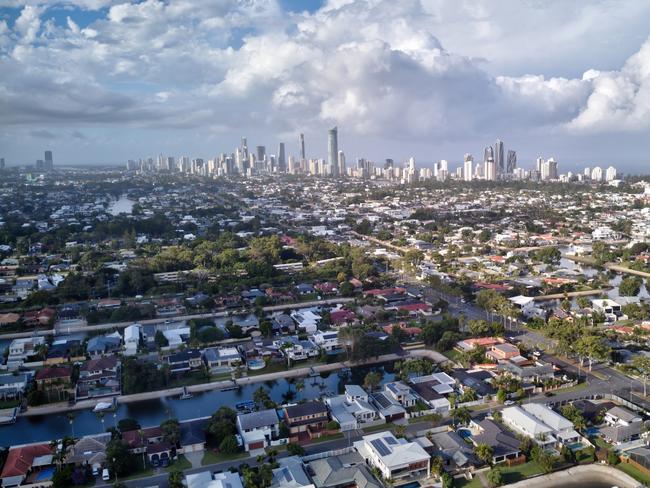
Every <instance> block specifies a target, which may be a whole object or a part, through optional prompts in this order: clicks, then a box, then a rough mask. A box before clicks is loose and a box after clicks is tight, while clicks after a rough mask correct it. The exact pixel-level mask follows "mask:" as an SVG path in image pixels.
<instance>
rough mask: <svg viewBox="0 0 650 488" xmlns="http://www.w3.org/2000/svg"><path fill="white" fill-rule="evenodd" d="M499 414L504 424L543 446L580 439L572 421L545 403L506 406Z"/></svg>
mask: <svg viewBox="0 0 650 488" xmlns="http://www.w3.org/2000/svg"><path fill="white" fill-rule="evenodd" d="M501 415H502V419H503V423H504V424H505V425H507V426H508V427H510V428H512V429H513V430H514V431H516V432H518V433H520V434H523V435H525V436H527V437H530V438H531V439H533V440H534V441H535V442H536V443H537V444H539V445H541V446H543V447H547V446H552V447H555V446H559V445H568V444H572V443H574V442H577V441H578V440H580V434H578V433H577V432H576V431H575V429H574V428H573V423H572V422H571V421H569V420H567V419H566V418H564V417H563V416H562V415H560V414H558V413H557V412H555V411H553V410H552V409H551V408H549V407H547V406H545V405H541V404H538V403H527V404H524V405H522V406H521V407H518V406H514V407H507V408H505V409H503V410H502V412H501Z"/></svg>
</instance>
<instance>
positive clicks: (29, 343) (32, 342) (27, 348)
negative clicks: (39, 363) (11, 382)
mask: <svg viewBox="0 0 650 488" xmlns="http://www.w3.org/2000/svg"><path fill="white" fill-rule="evenodd" d="M43 344H45V338H44V337H42V336H35V337H24V338H21V339H14V340H13V341H11V343H10V344H9V356H8V357H7V366H9V367H10V369H13V368H14V367H20V366H21V365H22V364H23V362H24V361H25V360H26V359H27V358H29V357H31V356H34V355H35V354H36V353H37V350H38V348H39V346H42V345H43Z"/></svg>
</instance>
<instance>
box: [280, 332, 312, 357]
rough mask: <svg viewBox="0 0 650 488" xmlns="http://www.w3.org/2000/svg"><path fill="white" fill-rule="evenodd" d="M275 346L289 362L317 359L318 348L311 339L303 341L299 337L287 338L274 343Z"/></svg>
mask: <svg viewBox="0 0 650 488" xmlns="http://www.w3.org/2000/svg"><path fill="white" fill-rule="evenodd" d="M273 345H274V346H275V347H277V348H278V349H280V350H281V351H282V353H283V354H284V356H285V357H286V358H287V362H290V361H302V360H304V359H309V358H314V357H317V356H318V354H319V352H318V347H316V344H314V343H313V342H312V341H310V340H309V339H307V340H301V339H299V338H298V336H286V337H282V338H281V339H278V340H275V341H273Z"/></svg>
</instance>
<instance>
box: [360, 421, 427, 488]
mask: <svg viewBox="0 0 650 488" xmlns="http://www.w3.org/2000/svg"><path fill="white" fill-rule="evenodd" d="M354 447H355V449H356V450H357V452H358V453H359V454H360V455H361V456H362V457H363V458H364V459H365V460H366V463H368V464H370V465H371V466H373V467H375V468H377V469H378V470H379V471H380V472H381V474H382V477H383V478H385V479H389V480H393V481H395V482H399V483H401V482H405V481H408V480H416V479H420V478H426V477H427V476H429V471H430V469H431V457H430V455H429V454H428V453H427V452H426V451H425V450H424V449H423V448H422V447H421V446H420V445H419V444H417V443H415V442H409V441H407V440H406V439H397V438H396V437H395V436H394V435H393V434H392V432H377V433H375V434H371V435H366V436H363V438H362V440H360V441H356V442H355V443H354Z"/></svg>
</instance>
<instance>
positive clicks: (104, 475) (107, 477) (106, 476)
mask: <svg viewBox="0 0 650 488" xmlns="http://www.w3.org/2000/svg"><path fill="white" fill-rule="evenodd" d="M110 479H111V475H110V473H109V472H108V468H104V470H103V471H102V481H108V480H110Z"/></svg>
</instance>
